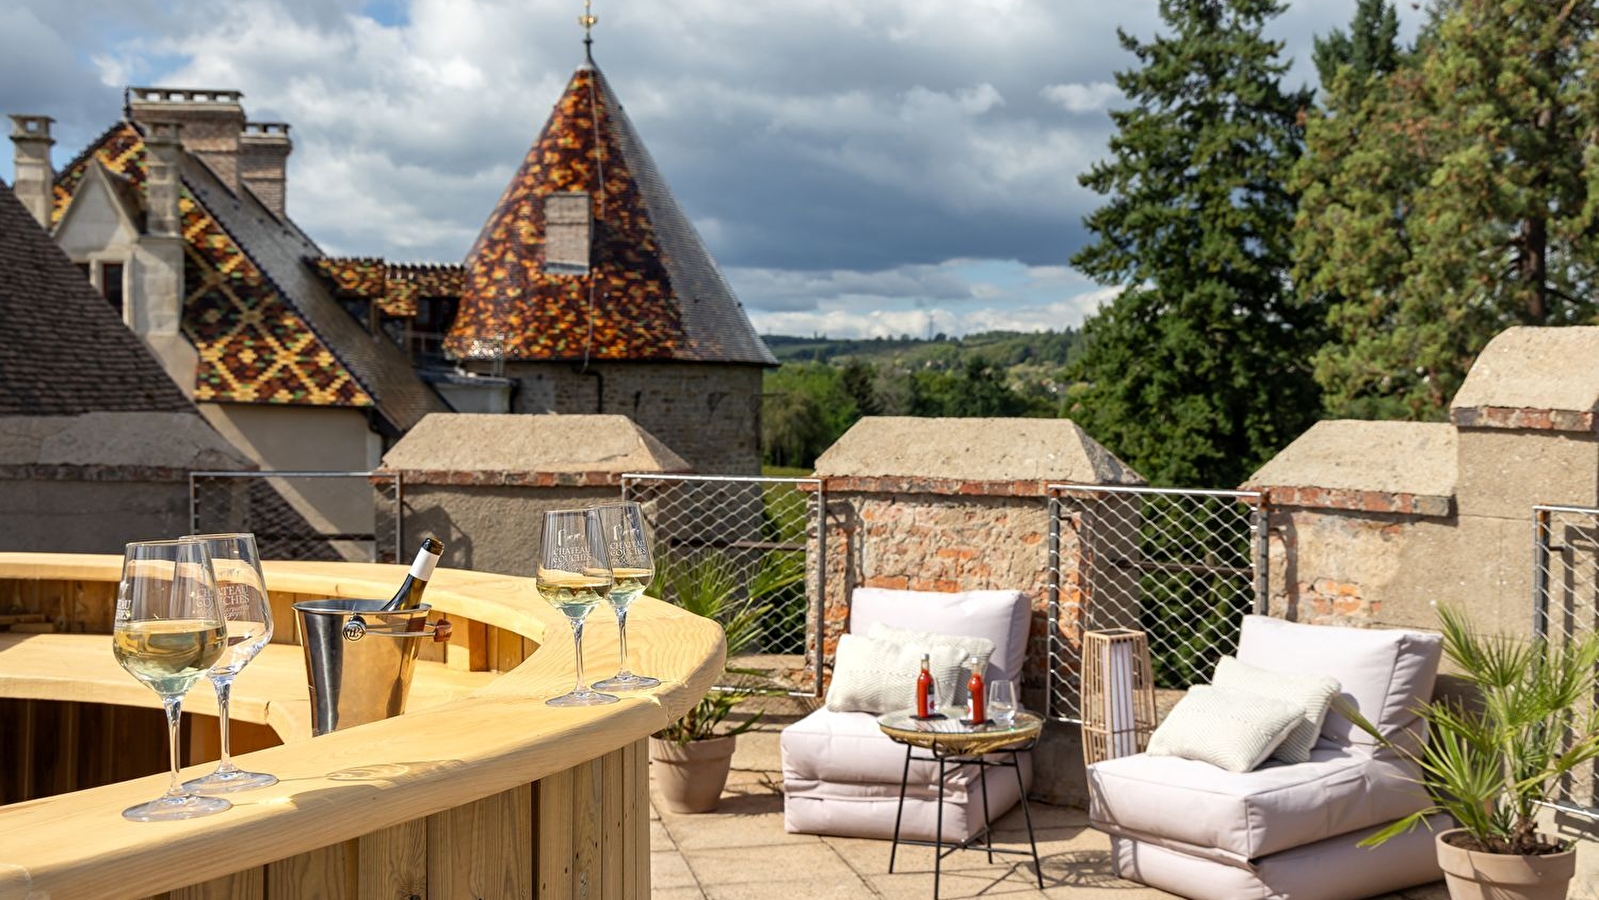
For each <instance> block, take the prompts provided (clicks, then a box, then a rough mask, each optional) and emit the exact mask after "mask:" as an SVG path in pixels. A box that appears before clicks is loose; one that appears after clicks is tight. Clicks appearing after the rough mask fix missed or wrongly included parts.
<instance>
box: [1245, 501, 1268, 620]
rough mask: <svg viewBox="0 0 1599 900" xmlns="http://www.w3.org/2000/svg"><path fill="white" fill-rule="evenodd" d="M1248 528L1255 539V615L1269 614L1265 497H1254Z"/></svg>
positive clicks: (1266, 510) (1266, 504) (1266, 502)
mask: <svg viewBox="0 0 1599 900" xmlns="http://www.w3.org/2000/svg"><path fill="white" fill-rule="evenodd" d="M1253 506H1254V510H1253V515H1252V516H1250V523H1249V527H1250V528H1251V529H1252V530H1253V531H1254V535H1253V537H1254V539H1255V615H1257V616H1266V615H1270V614H1271V507H1270V506H1269V505H1268V498H1267V495H1266V494H1265V493H1264V492H1262V493H1261V494H1259V495H1258V496H1256V497H1255V501H1254V504H1253Z"/></svg>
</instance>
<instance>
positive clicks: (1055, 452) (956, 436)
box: [816, 416, 1144, 484]
mask: <svg viewBox="0 0 1599 900" xmlns="http://www.w3.org/2000/svg"><path fill="white" fill-rule="evenodd" d="M816 475H817V477H820V478H844V477H874V478H882V477H891V478H893V477H898V478H923V479H943V480H951V481H965V482H1018V481H1048V482H1064V483H1070V484H1143V483H1144V479H1143V477H1142V476H1140V475H1139V474H1138V473H1137V472H1135V471H1133V470H1132V469H1131V468H1130V467H1129V466H1127V464H1126V463H1123V462H1122V461H1121V460H1119V459H1117V458H1116V457H1115V456H1114V455H1112V454H1111V452H1110V451H1109V450H1106V449H1105V448H1104V447H1103V446H1101V445H1100V444H1099V442H1098V441H1095V440H1094V439H1093V438H1091V437H1089V436H1088V433H1087V432H1085V431H1083V430H1082V429H1081V428H1079V427H1078V426H1077V425H1076V423H1074V422H1072V421H1071V420H1070V419H1004V418H987V419H950V418H916V417H911V416H868V417H867V418H864V419H861V420H860V421H859V422H856V423H855V425H854V426H853V427H851V428H850V430H849V431H846V432H845V433H844V436H843V437H841V438H839V439H838V442H837V443H835V444H833V446H832V447H829V448H828V449H827V452H825V453H823V454H822V455H821V456H820V457H819V458H818V459H817V460H816Z"/></svg>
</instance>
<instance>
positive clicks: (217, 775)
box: [183, 534, 278, 794]
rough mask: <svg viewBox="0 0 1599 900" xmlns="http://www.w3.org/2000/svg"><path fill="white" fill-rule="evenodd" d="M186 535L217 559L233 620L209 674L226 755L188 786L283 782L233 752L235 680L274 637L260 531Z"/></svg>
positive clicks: (218, 788) (233, 787) (205, 788)
mask: <svg viewBox="0 0 1599 900" xmlns="http://www.w3.org/2000/svg"><path fill="white" fill-rule="evenodd" d="M186 539H188V540H195V541H199V542H200V543H202V544H204V545H205V549H206V552H207V553H208V554H209V555H210V557H211V567H212V569H213V570H214V571H215V572H216V578H217V593H218V595H219V596H220V597H221V599H222V613H223V615H224V616H225V617H226V618H227V620H228V645H227V650H226V651H225V652H224V653H223V654H222V658H221V659H220V660H218V661H217V664H216V665H214V666H212V667H211V671H210V673H209V674H208V677H209V678H210V679H211V686H212V687H214V688H216V692H217V724H218V726H220V727H221V729H222V759H221V760H220V761H219V762H218V763H217V768H216V771H214V772H212V773H211V774H210V775H205V776H202V777H200V778H195V779H193V780H191V781H186V782H184V783H183V786H184V787H185V788H187V789H188V790H190V791H193V792H195V793H197V794H227V793H231V792H233V791H245V790H249V789H250V788H261V787H269V786H271V785H274V784H277V783H278V778H277V776H276V775H268V774H267V773H265V772H246V771H244V770H243V769H240V768H239V767H238V766H235V765H234V764H233V757H232V755H231V754H230V753H229V752H228V699H229V697H230V695H231V694H232V692H233V679H234V678H235V677H237V676H238V674H239V671H240V670H241V669H243V668H244V667H245V666H246V665H248V664H249V662H250V660H252V659H255V655H256V654H257V653H260V652H261V648H262V647H265V646H266V645H267V641H269V640H271V639H272V604H271V603H269V602H268V601H267V592H266V580H265V579H264V578H263V577H262V575H261V556H260V554H259V553H258V552H256V548H255V535H253V534H193V535H188V536H187V538H186Z"/></svg>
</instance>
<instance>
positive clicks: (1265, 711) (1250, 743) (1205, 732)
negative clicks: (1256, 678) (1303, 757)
mask: <svg viewBox="0 0 1599 900" xmlns="http://www.w3.org/2000/svg"><path fill="white" fill-rule="evenodd" d="M1302 715H1303V711H1302V710H1301V709H1299V707H1297V706H1294V705H1293V704H1291V703H1286V702H1284V701H1282V700H1273V699H1272V698H1270V697H1262V696H1259V695H1258V694H1249V693H1245V692H1243V691H1230V690H1227V689H1225V688H1219V687H1209V686H1206V685H1199V686H1197V687H1192V688H1189V689H1188V693H1187V694H1186V695H1184V696H1183V699H1181V700H1179V701H1177V705H1176V706H1175V707H1173V708H1172V711H1171V713H1170V714H1169V715H1167V716H1166V721H1164V722H1162V723H1160V727H1158V728H1156V729H1155V733H1154V734H1152V735H1150V736H1149V749H1148V750H1147V751H1145V752H1147V753H1148V754H1149V755H1150V756H1180V757H1182V758H1183V759H1193V760H1198V761H1200V762H1207V763H1210V764H1211V765H1213V766H1219V767H1221V768H1223V769H1226V770H1227V771H1229V772H1248V771H1250V770H1251V769H1253V768H1255V767H1256V766H1258V765H1260V764H1261V763H1263V762H1265V761H1266V757H1268V756H1270V755H1271V752H1272V751H1273V750H1275V749H1277V745H1278V744H1281V743H1282V742H1283V738H1286V737H1287V736H1288V732H1290V731H1292V730H1293V729H1294V727H1295V726H1296V725H1298V724H1299V722H1300V719H1301V716H1302Z"/></svg>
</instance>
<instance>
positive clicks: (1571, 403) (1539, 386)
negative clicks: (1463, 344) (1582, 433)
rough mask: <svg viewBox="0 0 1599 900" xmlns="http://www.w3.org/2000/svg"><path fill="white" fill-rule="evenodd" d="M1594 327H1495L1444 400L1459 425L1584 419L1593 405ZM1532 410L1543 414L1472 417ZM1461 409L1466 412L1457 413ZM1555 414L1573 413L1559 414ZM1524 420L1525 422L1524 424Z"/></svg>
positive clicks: (1598, 384)
mask: <svg viewBox="0 0 1599 900" xmlns="http://www.w3.org/2000/svg"><path fill="white" fill-rule="evenodd" d="M1595 359H1599V326H1592V325H1568V326H1563V327H1558V328H1535V327H1531V326H1518V327H1515V328H1508V329H1506V330H1504V331H1501V332H1500V333H1499V334H1498V335H1496V336H1495V337H1494V339H1493V340H1491V341H1489V342H1488V346H1486V347H1484V348H1483V350H1482V353H1481V354H1479V355H1478V356H1477V361H1476V362H1475V363H1473V364H1472V367H1471V371H1470V372H1469V373H1467V375H1466V381H1465V383H1464V384H1462V385H1461V386H1460V390H1459V392H1457V393H1456V394H1455V399H1454V402H1452V403H1451V404H1450V405H1449V409H1450V415H1451V417H1452V418H1453V419H1454V420H1455V422H1456V423H1457V424H1459V425H1462V426H1486V427H1538V425H1537V424H1536V421H1541V420H1543V419H1548V420H1549V421H1550V422H1551V423H1552V424H1551V425H1549V426H1546V427H1555V428H1557V430H1574V429H1568V428H1560V427H1558V426H1559V424H1560V423H1561V422H1566V421H1571V422H1575V421H1578V420H1579V419H1580V420H1582V421H1586V422H1587V423H1588V425H1589V430H1591V426H1592V415H1591V414H1592V413H1593V412H1594V410H1595V409H1596V408H1599V365H1595V364H1594V360H1595ZM1495 409H1498V410H1536V411H1544V412H1547V413H1549V415H1547V416H1535V417H1525V416H1518V417H1506V416H1474V415H1471V413H1470V412H1468V411H1478V410H1495ZM1462 413H1466V415H1464V416H1463V415H1462ZM1561 413H1571V414H1576V415H1575V416H1571V415H1567V416H1562V415H1560V414H1561ZM1529 423H1530V424H1529Z"/></svg>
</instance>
